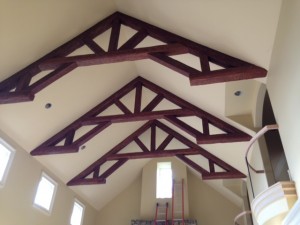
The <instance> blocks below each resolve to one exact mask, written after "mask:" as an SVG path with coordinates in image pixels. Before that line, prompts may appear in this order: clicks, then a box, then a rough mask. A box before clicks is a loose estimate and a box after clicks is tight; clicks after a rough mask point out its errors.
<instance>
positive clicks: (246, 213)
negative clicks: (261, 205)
mask: <svg viewBox="0 0 300 225" xmlns="http://www.w3.org/2000/svg"><path fill="white" fill-rule="evenodd" d="M248 214H249V215H250V214H252V212H251V211H250V210H248V211H244V212H241V213H240V214H238V215H237V216H236V217H235V218H234V225H239V223H238V220H239V219H240V218H241V217H243V216H246V215H248Z"/></svg>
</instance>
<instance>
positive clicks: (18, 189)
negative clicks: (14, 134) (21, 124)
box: [0, 131, 97, 225]
mask: <svg viewBox="0 0 300 225" xmlns="http://www.w3.org/2000/svg"><path fill="white" fill-rule="evenodd" d="M0 137H1V138H2V139H4V140H5V141H6V142H7V143H8V144H9V145H10V146H12V147H13V148H14V149H15V155H14V158H13V161H12V165H11V167H10V170H9V173H8V176H7V179H6V182H5V184H4V186H2V187H0V225H16V224H23V225H41V224H43V225H53V224H70V217H71V213H72V208H73V202H74V198H77V199H79V200H80V201H81V202H82V203H83V204H84V205H85V213H84V218H83V223H82V225H94V224H95V221H96V215H97V211H96V210H95V209H94V208H93V207H91V206H90V205H89V204H87V203H86V202H85V201H83V200H82V199H80V198H79V197H78V196H76V195H75V193H74V192H73V191H72V190H70V189H69V188H68V187H67V186H66V185H65V184H64V183H62V182H61V181H60V180H59V179H58V178H57V177H56V176H55V175H54V174H52V173H50V172H49V171H47V170H46V169H45V168H44V167H42V166H41V165H40V164H39V163H38V162H37V161H36V160H35V159H34V158H33V157H31V156H30V155H29V154H28V153H27V152H25V151H24V150H23V149H21V147H19V146H18V145H17V144H16V143H14V142H13V141H12V140H11V139H9V137H8V136H6V135H5V134H4V133H3V132H1V131H0ZM42 171H44V172H46V173H47V174H48V175H49V176H50V177H51V178H53V179H54V180H55V181H56V182H57V183H58V187H57V192H56V195H55V199H54V204H53V208H52V212H51V213H50V214H47V213H46V212H44V211H42V210H40V209H38V208H36V207H34V206H33V201H34V197H35V193H36V189H37V186H38V183H39V180H40V176H41V173H42Z"/></svg>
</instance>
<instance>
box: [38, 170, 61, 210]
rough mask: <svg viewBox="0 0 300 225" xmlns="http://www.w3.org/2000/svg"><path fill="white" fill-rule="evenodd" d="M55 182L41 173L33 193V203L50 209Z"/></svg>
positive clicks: (55, 186)
mask: <svg viewBox="0 0 300 225" xmlns="http://www.w3.org/2000/svg"><path fill="white" fill-rule="evenodd" d="M56 188H57V183H56V182H55V181H54V180H52V179H51V178H50V177H49V176H48V175H46V174H45V173H43V174H42V176H41V179H40V182H39V186H38V189H37V192H36V195H35V199H34V205H35V206H38V207H39V208H41V209H43V210H46V211H47V212H50V211H51V209H52V205H53V201H54V195H55V192H56Z"/></svg>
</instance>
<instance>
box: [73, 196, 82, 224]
mask: <svg viewBox="0 0 300 225" xmlns="http://www.w3.org/2000/svg"><path fill="white" fill-rule="evenodd" d="M83 213H84V205H83V204H82V203H81V202H79V201H78V200H77V199H75V201H74V205H73V211H72V215H71V223H70V224H71V225H81V223H82V218H83Z"/></svg>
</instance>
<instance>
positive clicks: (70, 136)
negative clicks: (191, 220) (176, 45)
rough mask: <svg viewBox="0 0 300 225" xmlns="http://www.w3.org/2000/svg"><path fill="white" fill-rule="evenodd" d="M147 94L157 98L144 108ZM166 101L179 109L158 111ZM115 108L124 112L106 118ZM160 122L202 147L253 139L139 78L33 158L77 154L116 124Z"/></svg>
mask: <svg viewBox="0 0 300 225" xmlns="http://www.w3.org/2000/svg"><path fill="white" fill-rule="evenodd" d="M131 91H135V96H134V97H133V99H132V101H133V106H134V107H133V109H132V111H131V110H130V109H129V107H128V106H127V105H126V104H125V103H123V102H122V98H123V97H126V96H127V95H129V94H130V93H131ZM145 91H148V92H149V91H151V92H153V95H154V97H153V99H152V100H151V101H150V102H149V103H148V104H146V105H145V106H143V107H142V100H143V98H142V96H143V93H144V92H145ZM162 101H168V102H170V103H172V104H174V107H177V108H171V109H169V108H167V109H161V110H156V107H157V106H158V105H159V103H161V102H162ZM112 106H115V107H116V108H119V110H120V112H117V113H116V114H110V115H107V114H106V115H102V113H103V112H104V111H105V110H107V109H109V108H110V107H112ZM187 116H189V117H194V118H196V119H197V120H199V124H201V123H202V131H199V130H198V129H196V128H194V127H192V126H191V125H189V124H187V123H186V122H184V121H183V119H184V118H185V117H187ZM157 119H164V120H167V121H168V122H170V123H172V124H173V125H175V126H177V127H178V128H180V129H181V130H183V131H185V132H187V133H188V134H190V135H191V136H193V137H194V138H195V139H196V141H197V143H198V144H211V143H226V142H236V141H248V140H250V138H251V137H250V136H249V135H248V134H246V133H244V132H242V131H240V130H238V129H237V128H235V127H233V126H231V125H230V124H228V123H225V122H224V121H222V120H220V119H218V118H216V117H215V116H213V115H211V114H209V113H207V112H205V111H204V110H201V109H200V108H198V107H196V106H194V105H192V104H190V103H188V102H187V101H185V100H183V99H181V98H179V97H177V96H176V95H174V94H172V93H170V92H169V91H167V90H165V89H163V88H161V87H159V86H157V85H155V84H154V83H152V82H150V81H148V80H146V79H144V78H142V77H137V78H135V79H134V80H133V81H131V82H129V83H128V84H126V85H125V86H124V87H122V88H121V89H120V90H118V91H117V92H115V93H114V94H112V95H111V96H110V97H108V98H107V99H106V100H104V101H103V102H101V103H99V104H98V105H97V106H95V107H94V108H92V109H91V110H90V111H88V112H87V113H86V114H84V115H83V116H81V117H80V118H78V119H77V120H75V121H74V122H73V123H71V124H70V125H69V126H67V127H66V128H64V129H63V130H61V131H60V132H58V133H57V134H55V135H54V136H53V137H51V138H49V139H48V140H47V141H45V142H44V143H43V144H41V145H40V146H38V147H37V148H35V149H34V150H32V151H31V154H32V155H47V154H59V153H72V152H77V151H78V150H79V148H80V146H82V145H83V144H84V143H86V142H87V141H89V140H90V139H92V138H93V137H95V136H96V135H97V134H99V133H100V132H101V131H103V130H104V129H106V128H107V127H109V126H110V125H111V124H112V123H123V122H132V121H148V120H157ZM85 126H93V127H92V128H91V129H90V130H89V131H86V133H83V134H81V136H78V137H77V139H76V140H75V135H76V134H77V133H78V131H79V130H80V128H82V127H85ZM214 128H217V129H219V130H220V132H221V133H217V134H213V133H211V130H212V129H214ZM151 132H155V129H152V131H151ZM153 137H154V136H153ZM168 140H169V139H166V143H164V145H165V144H167V141H168ZM135 141H136V142H137V144H139V145H141V148H142V149H144V150H145V151H147V150H148V149H147V148H146V147H145V146H142V143H141V142H140V141H139V140H138V139H136V140H135ZM151 142H152V143H153V144H152V145H151V149H150V151H152V150H153V149H154V147H153V146H154V145H155V139H153V140H151ZM161 149H163V147H161Z"/></svg>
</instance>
